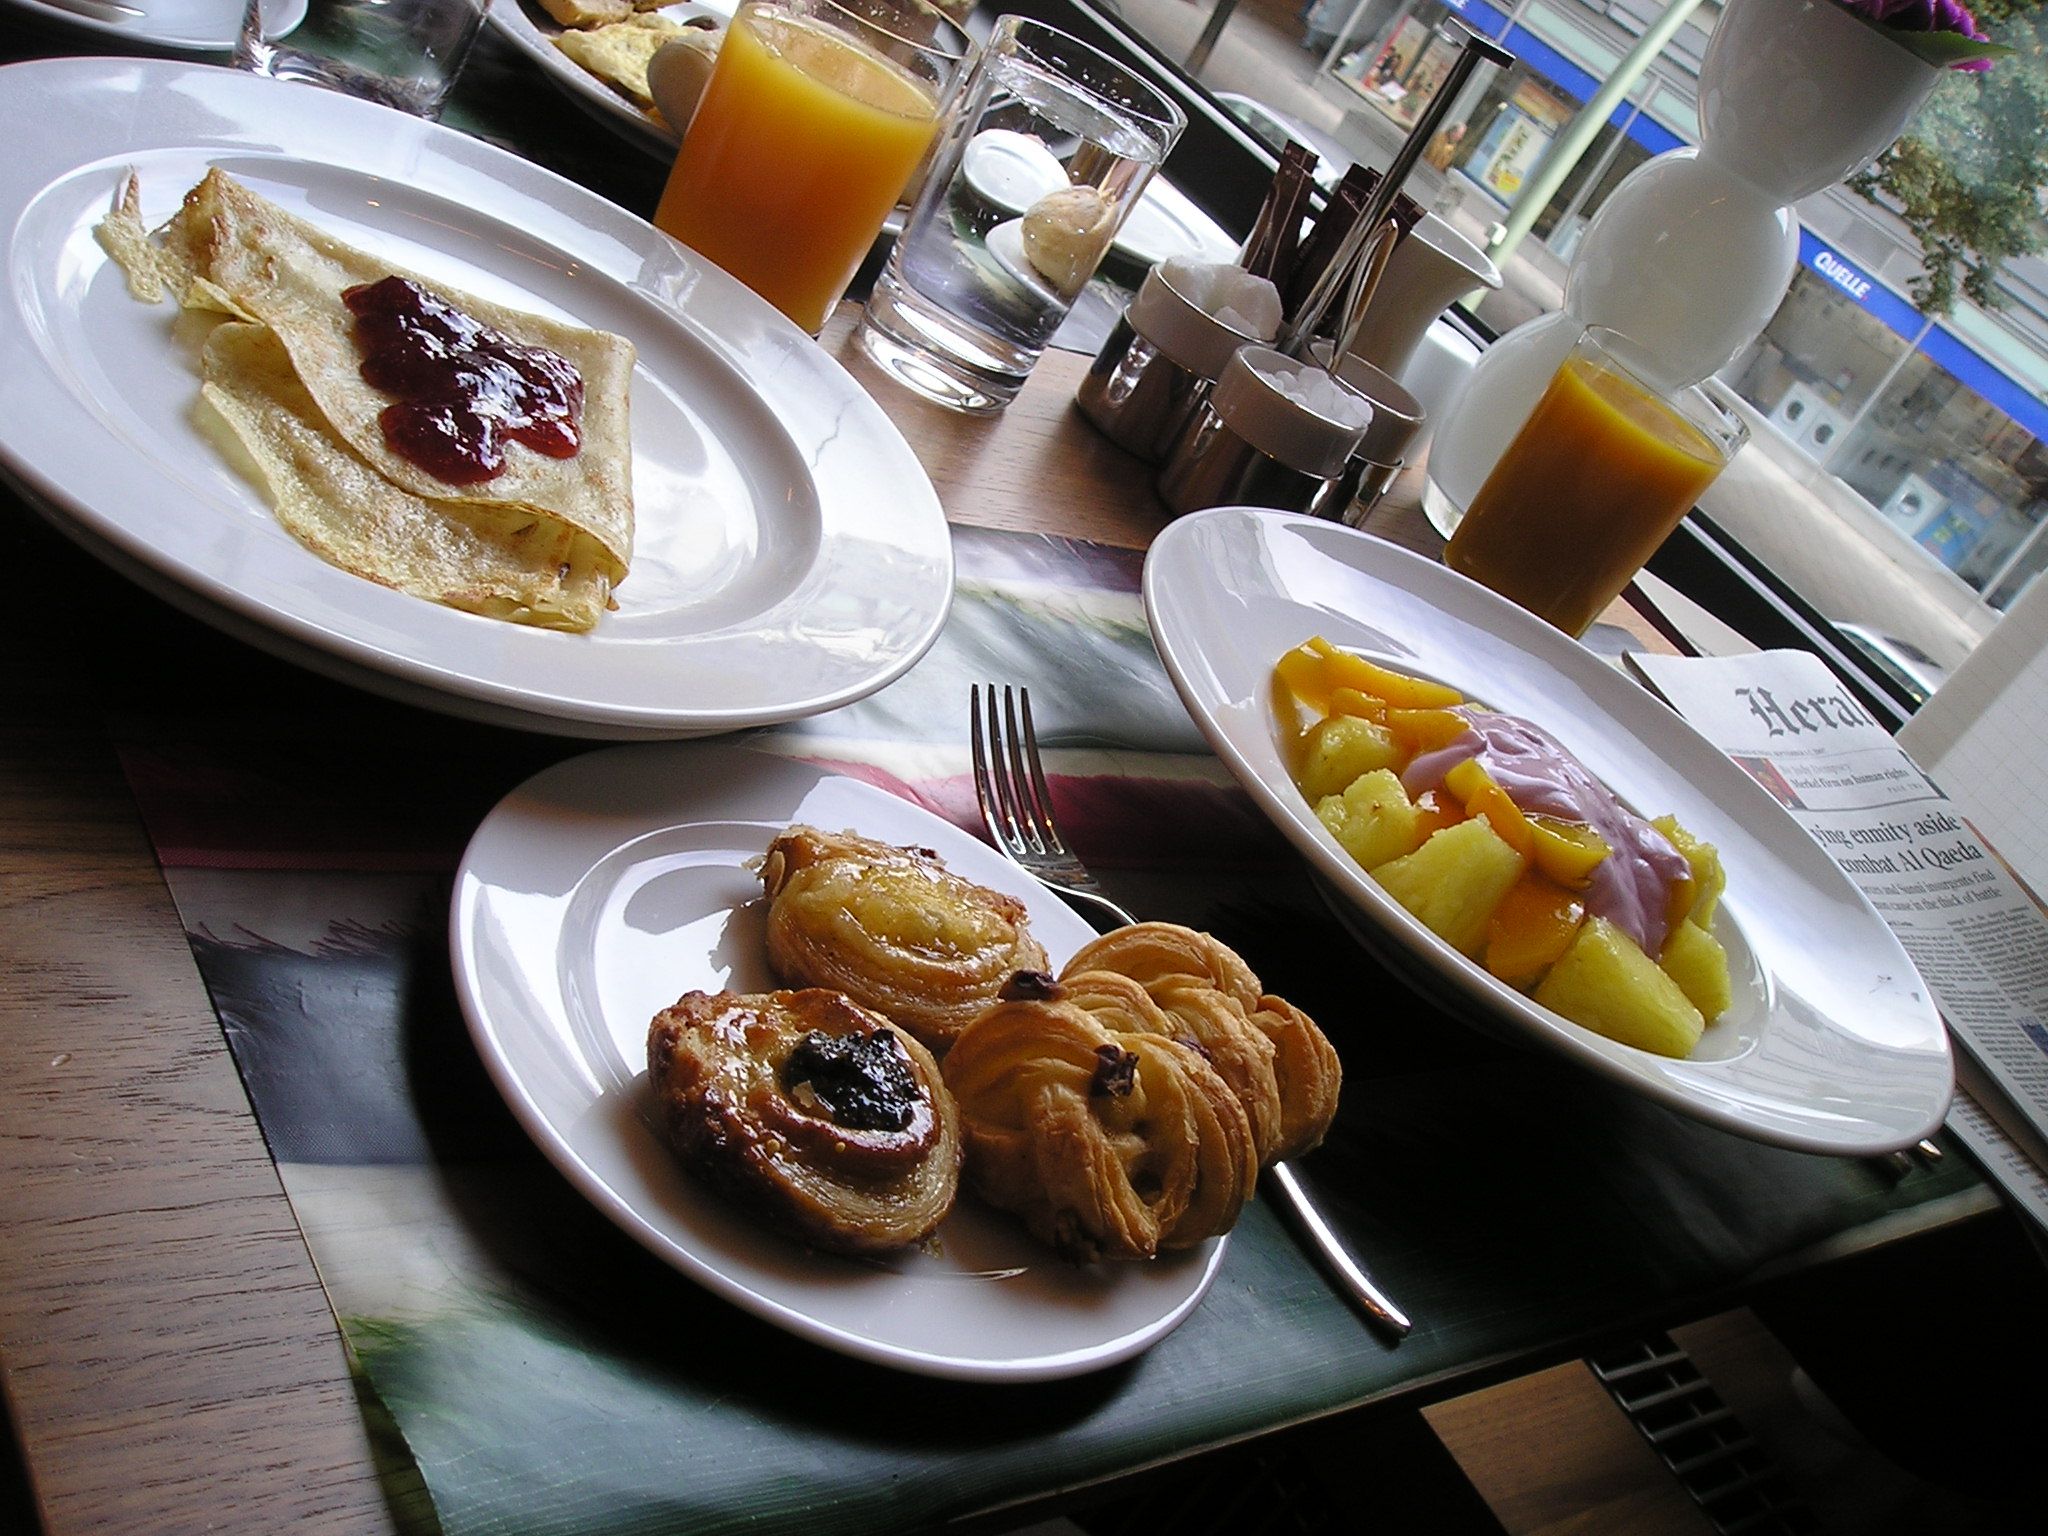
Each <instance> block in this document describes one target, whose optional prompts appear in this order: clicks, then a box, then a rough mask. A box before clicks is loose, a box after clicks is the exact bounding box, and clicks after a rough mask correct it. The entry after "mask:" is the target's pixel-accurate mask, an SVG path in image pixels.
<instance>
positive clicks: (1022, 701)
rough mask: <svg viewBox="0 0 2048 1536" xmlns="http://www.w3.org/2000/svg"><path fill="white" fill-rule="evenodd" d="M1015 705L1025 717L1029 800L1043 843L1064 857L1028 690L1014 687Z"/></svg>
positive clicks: (1025, 752) (1025, 756)
mask: <svg viewBox="0 0 2048 1536" xmlns="http://www.w3.org/2000/svg"><path fill="white" fill-rule="evenodd" d="M1017 694H1018V708H1019V710H1020V711H1021V712H1022V714H1023V717H1024V760H1025V761H1026V762H1027V763H1029V764H1030V765H1031V777H1030V780H1029V783H1030V786H1031V796H1032V799H1033V800H1034V801H1035V802H1036V804H1037V821H1038V829H1039V832H1040V834H1041V835H1042V836H1043V837H1044V838H1045V842H1046V846H1047V847H1048V848H1049V849H1050V850H1051V851H1052V852H1054V853H1056V854H1060V855H1061V856H1064V855H1065V854H1066V851H1067V845H1066V844H1065V843H1063V842H1061V841H1060V828H1059V823H1058V822H1057V821H1056V820H1055V819H1054V818H1053V814H1052V786H1051V785H1049V784H1047V783H1046V782H1045V762H1044V759H1043V758H1042V757H1040V755H1039V752H1038V731H1037V729H1036V728H1035V727H1034V726H1033V725H1032V723H1031V690H1030V689H1029V688H1020V689H1018V690H1017Z"/></svg>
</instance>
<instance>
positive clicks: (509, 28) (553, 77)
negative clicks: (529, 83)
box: [484, 0, 717, 159]
mask: <svg viewBox="0 0 2048 1536" xmlns="http://www.w3.org/2000/svg"><path fill="white" fill-rule="evenodd" d="M528 3H529V0H493V3H492V5H491V8H490V9H489V10H488V11H486V12H485V13H484V21H485V23H486V24H487V25H488V26H489V27H490V28H491V30H492V31H494V32H496V33H497V34H498V36H499V37H501V38H503V39H504V40H505V41H506V42H507V43H508V44H510V45H511V46H512V47H513V48H514V49H515V50H517V51H518V52H519V54H520V55H521V56H522V57H524V58H525V59H526V60H527V61H528V62H529V63H531V64H533V65H534V66H535V67H536V68H538V69H539V70H540V72H541V73H542V74H544V75H546V76H547V77H548V79H549V81H550V82H551V83H552V84H553V85H554V86H555V88H556V89H557V90H559V91H560V92H561V93H562V94H563V95H564V96H566V97H568V99H569V100H570V101H572V102H574V103H575V104H576V105H577V106H579V107H581V108H582V109H583V110H584V111H586V112H588V113H589V114H590V116H591V117H592V118H593V119H594V120H596V121H597V122H600V123H602V124H604V125H605V126H606V127H608V128H611V129H613V130H614V131H616V132H617V133H618V134H619V135H620V136H621V137H623V138H627V139H630V140H632V141H633V143H634V144H635V145H636V146H637V147H638V148H640V149H643V150H645V151H646V152H647V153H648V154H650V155H654V156H656V157H657V158H662V159H673V158H674V156H675V153H676V150H677V149H679V148H680V147H681V146H682V142H683V136H682V134H680V133H678V132H677V131H676V130H675V129H673V128H669V129H664V128H662V127H661V126H660V125H658V124H657V123H655V122H654V120H653V119H652V118H650V117H648V116H647V114H646V113H644V112H642V111H641V110H640V109H639V108H638V107H637V106H635V105H634V104H633V103H632V102H631V101H629V100H627V99H626V98H625V97H624V96H622V95H620V94H619V93H618V92H617V91H615V90H613V89H612V88H611V86H609V85H607V84H606V83H605V82H604V81H602V80H600V79H598V78H597V77H596V76H595V75H593V74H591V73H590V72H589V71H588V70H586V69H584V68H583V67H582V66H581V65H580V64H578V63H576V61H575V60H573V59H571V58H570V57H569V56H568V55H566V54H564V53H563V52H562V51H561V50H560V49H559V48H557V47H556V46H555V45H554V34H553V33H549V32H544V31H542V30H541V25H540V23H539V22H538V21H536V20H535V19H534V18H533V16H532V15H531V14H529V13H528V11H527V9H526V7H527V4H528ZM674 8H675V9H680V10H684V11H689V12H692V13H695V12H699V11H701V12H703V13H705V14H708V15H716V14H717V9H716V7H713V6H708V5H703V4H696V5H691V4H683V5H680V6H677V7H674ZM663 9H664V10H666V9H670V7H663ZM515 18H516V19H515ZM557 30H558V31H562V32H566V31H569V30H570V29H569V28H567V27H558V28H557Z"/></svg>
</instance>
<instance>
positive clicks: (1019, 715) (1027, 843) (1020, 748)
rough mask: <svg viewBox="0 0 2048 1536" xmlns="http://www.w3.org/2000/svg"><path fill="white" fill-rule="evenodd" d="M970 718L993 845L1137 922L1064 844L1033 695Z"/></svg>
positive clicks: (1393, 1325) (1384, 1312)
mask: <svg viewBox="0 0 2048 1536" xmlns="http://www.w3.org/2000/svg"><path fill="white" fill-rule="evenodd" d="M968 712H969V716H970V722H971V723H970V727H969V735H970V737H971V740H972V743H973V748H974V798H975V800H976V801H977V802H978V803H979V804H980V806H981V819H982V821H983V822H984V823H985V824H986V825H987V827H988V835H989V840H990V841H991V842H993V843H994V844H995V845H996V847H997V848H998V849H999V850H1000V851H1001V852H1003V853H1004V854H1006V855H1007V856H1008V857H1009V859H1010V860H1011V862H1013V863H1015V864H1018V865H1021V866H1022V867H1023V868H1024V869H1026V870H1028V871H1029V872H1030V873H1031V874H1033V875H1036V876H1037V877H1038V879H1039V880H1040V881H1041V882H1043V883H1044V884H1045V885H1047V886H1050V887H1051V888H1052V889H1053V890H1055V891H1057V892H1058V893H1059V894H1060V895H1061V896H1063V897H1065V898H1066V899H1067V901H1068V903H1069V904H1070V905H1072V906H1075V907H1077V908H1079V909H1081V910H1082V911H1083V913H1084V915H1086V916H1087V917H1088V918H1089V920H1090V921H1091V922H1093V923H1094V924H1095V926H1096V927H1097V928H1099V929H1101V930H1102V931H1104V932H1107V931H1108V930H1109V929H1111V928H1122V927H1128V926H1129V925H1131V924H1133V923H1135V922H1136V921H1137V919H1136V918H1134V917H1133V916H1131V914H1130V913H1128V912H1126V911H1125V910H1124V909H1123V908H1122V907H1120V906H1118V905H1117V904H1116V903H1115V902H1113V901H1111V900H1110V899H1109V897H1107V896H1105V895H1104V894H1103V893H1102V887H1101V886H1100V885H1098V884H1097V883H1096V881H1095V878H1094V877H1093V876H1092V875H1090V874H1089V873H1088V867H1087V866H1086V865H1085V864H1083V863H1082V862H1081V861H1080V860H1079V859H1078V858H1076V857H1075V856H1074V854H1073V852H1072V850H1070V849H1069V848H1068V847H1067V845H1066V844H1065V843H1064V842H1063V841H1061V839H1060V832H1059V825H1058V823H1056V822H1055V821H1054V820H1053V812H1052V793H1051V791H1050V789H1049V788H1048V786H1047V785H1046V782H1045V768H1044V766H1043V764H1042V762H1041V760H1040V758H1039V752H1038V733H1037V731H1036V730H1035V729H1034V728H1033V727H1032V724H1031V690H1030V689H1028V688H1011V687H1009V686H1007V685H1006V686H1005V687H1004V688H1003V699H1002V712H1001V714H1000V716H999V715H998V714H997V711H996V688H995V684H993V683H991V684H989V686H988V707H987V709H986V710H985V711H984V709H983V707H982V693H981V688H980V687H979V686H978V685H977V686H974V687H971V688H970V689H969V691H968ZM984 717H985V718H986V724H985V725H984ZM1265 1173H1266V1177H1267V1178H1268V1179H1270V1180H1271V1181H1272V1183H1273V1185H1274V1187H1275V1188H1277V1189H1278V1190H1279V1191H1280V1194H1281V1200H1280V1204H1281V1206H1282V1208H1283V1209H1284V1210H1285V1211H1286V1212H1287V1214H1288V1216H1289V1217H1291V1218H1292V1219H1293V1221H1294V1223H1295V1225H1296V1228H1297V1230H1299V1231H1300V1233H1301V1234H1302V1235H1303V1236H1304V1237H1306V1238H1307V1239H1308V1240H1309V1242H1310V1243H1311V1244H1312V1245H1313V1246H1314V1247H1315V1250H1316V1253H1317V1254H1318V1255H1319V1256H1320V1257H1321V1259H1322V1260H1323V1262H1324V1264H1326V1265H1327V1266H1328V1267H1329V1268H1330V1270H1331V1271H1332V1272H1333V1273H1334V1274H1335V1275H1336V1277H1337V1278H1338V1280H1339V1281H1341V1282H1342V1284H1343V1286H1344V1288H1345V1290H1346V1291H1348V1292H1349V1293H1350V1295H1351V1297H1352V1299H1353V1300H1354V1301H1356V1302H1357V1303H1358V1305H1359V1306H1360V1307H1361V1308H1362V1309H1363V1310H1364V1311H1365V1313H1366V1314H1367V1315H1368V1316H1369V1317H1371V1318H1372V1319H1373V1320H1374V1321H1376V1322H1378V1323H1379V1324H1380V1325H1381V1326H1382V1327H1384V1328H1386V1329H1388V1330H1389V1331H1390V1332H1392V1333H1393V1334H1394V1335H1395V1336H1397V1337H1398V1336H1399V1335H1401V1334H1404V1333H1406V1332H1408V1330H1409V1329H1411V1328H1412V1327H1414V1323H1413V1322H1412V1321H1411V1320H1410V1319H1409V1317H1408V1314H1407V1313H1406V1312H1404V1311H1402V1310H1401V1308H1400V1307H1398V1306H1397V1305H1395V1303H1394V1301H1393V1300H1392V1298H1390V1297H1389V1296H1388V1295H1387V1293H1386V1292H1385V1291H1382V1290H1381V1289H1380V1288H1379V1285H1378V1283H1377V1282H1376V1281H1374V1279H1373V1278H1372V1276H1371V1275H1369V1274H1367V1273H1366V1271H1365V1268H1364V1266H1363V1265H1361V1264H1360V1263H1359V1262H1358V1261H1357V1260H1356V1259H1354V1258H1353V1257H1352V1256H1351V1254H1350V1253H1349V1252H1348V1251H1347V1250H1346V1249H1345V1247H1344V1243H1343V1240H1342V1239H1341V1238H1339V1237H1338V1236H1337V1233H1336V1231H1335V1230H1334V1229H1333V1228H1332V1227H1331V1226H1330V1224H1329V1222H1328V1221H1327V1220H1325V1219H1324V1217H1323V1213H1322V1212H1321V1211H1319V1210H1317V1209H1316V1205H1315V1202H1314V1201H1313V1200H1311V1199H1310V1198H1309V1194H1308V1191H1307V1190H1306V1189H1304V1188H1302V1185H1301V1181H1300V1180H1299V1179H1297V1178H1296V1177H1295V1176H1294V1170H1293V1169H1292V1168H1289V1167H1288V1166H1287V1165H1286V1164H1285V1163H1275V1164H1274V1165H1273V1166H1272V1167H1270V1168H1268V1169H1267V1170H1266V1171H1265Z"/></svg>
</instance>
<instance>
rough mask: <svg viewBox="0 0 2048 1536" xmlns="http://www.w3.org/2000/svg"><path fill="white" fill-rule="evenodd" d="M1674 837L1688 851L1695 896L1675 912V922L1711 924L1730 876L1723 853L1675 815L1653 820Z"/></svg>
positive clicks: (1675, 844)
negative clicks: (1679, 910)
mask: <svg viewBox="0 0 2048 1536" xmlns="http://www.w3.org/2000/svg"><path fill="white" fill-rule="evenodd" d="M1650 825H1651V826H1653V827H1655V828H1656V829H1657V830H1658V831H1659V832H1662V833H1663V834H1664V835H1665V836H1666V837H1667V838H1669V839H1670V840H1671V846H1672V847H1674V848H1676V849H1677V850H1678V851H1679V852H1680V853H1682V854H1684V855H1685V862H1686V863H1687V864H1689V865H1691V866H1692V900H1691V902H1690V903H1689V904H1688V905H1687V906H1686V909H1685V910H1684V911H1683V912H1675V913H1673V914H1672V918H1671V920H1672V921H1673V922H1674V923H1675V922H1678V921H1680V920H1681V919H1684V918H1688V917H1689V918H1691V919H1692V920H1693V921H1694V922H1696V923H1698V924H1699V925H1700V926H1701V927H1702V928H1707V927H1711V926H1712V924H1713V921H1714V903H1716V902H1717V901H1719V900H1720V899H1721V892H1722V891H1724V890H1726V889H1727V888H1728V876H1727V874H1726V873H1725V872H1724V871H1723V870H1722V868H1721V855H1720V854H1719V853H1718V852H1716V851H1715V849H1714V845H1713V844H1712V843H1703V842H1701V841H1700V840H1699V839H1698V838H1696V837H1694V836H1693V835H1692V834H1691V833H1690V832H1688V831H1686V830H1685V828H1683V827H1681V826H1680V825H1679V824H1678V818H1677V817H1676V816H1659V817H1658V818H1657V819H1656V820H1655V821H1653V822H1651V823H1650Z"/></svg>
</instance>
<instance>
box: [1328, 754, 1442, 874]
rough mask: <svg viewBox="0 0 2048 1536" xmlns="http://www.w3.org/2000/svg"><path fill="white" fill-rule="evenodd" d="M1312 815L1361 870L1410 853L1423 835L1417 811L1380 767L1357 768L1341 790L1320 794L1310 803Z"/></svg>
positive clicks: (1387, 770) (1397, 780)
mask: <svg viewBox="0 0 2048 1536" xmlns="http://www.w3.org/2000/svg"><path fill="white" fill-rule="evenodd" d="M1316 816H1317V818H1318V819H1319V820H1320V821H1321V822H1322V824H1323V825H1324V826H1326V827H1328V828H1329V829H1330V835H1331V836H1332V837H1334V838H1336V839H1337V841H1338V842H1340V843H1342V844H1343V845H1344V851H1345V852H1346V853H1348V854H1350V855H1351V857H1353V858H1354V859H1356V860H1358V862H1359V863H1360V864H1361V865H1363V866H1364V867H1365V868H1367V869H1371V868H1373V867H1374V866H1375V865H1379V864H1384V863H1386V862H1387V860H1389V859H1396V858H1399V857H1400V856H1401V855H1402V854H1404V853H1413V852H1414V851H1415V850H1416V849H1417V848H1420V847H1421V846H1422V839H1423V837H1424V835H1425V829H1424V827H1423V819H1422V813H1421V812H1420V811H1418V810H1417V809H1416V808H1415V802H1414V801H1412V800H1410V799H1409V798H1408V791H1407V790H1405V789H1403V788H1402V787H1401V781H1400V780H1399V779H1398V778H1396V777H1395V776H1394V774H1393V772H1392V770H1390V769H1386V768H1375V769H1373V771H1372V772H1371V773H1361V774H1360V775H1359V776H1358V777H1357V778H1355V779H1353V780H1352V781H1351V783H1350V784H1349V785H1348V786H1346V788H1345V790H1344V793H1343V794H1341V795H1325V796H1324V797H1323V798H1322V799H1321V800H1319V801H1317V802H1316Z"/></svg>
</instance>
